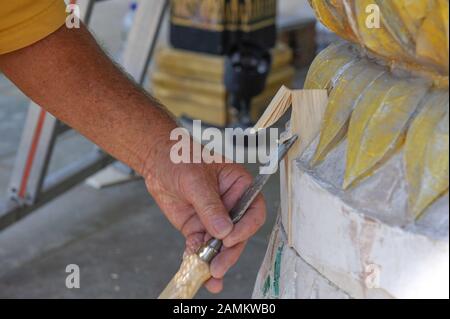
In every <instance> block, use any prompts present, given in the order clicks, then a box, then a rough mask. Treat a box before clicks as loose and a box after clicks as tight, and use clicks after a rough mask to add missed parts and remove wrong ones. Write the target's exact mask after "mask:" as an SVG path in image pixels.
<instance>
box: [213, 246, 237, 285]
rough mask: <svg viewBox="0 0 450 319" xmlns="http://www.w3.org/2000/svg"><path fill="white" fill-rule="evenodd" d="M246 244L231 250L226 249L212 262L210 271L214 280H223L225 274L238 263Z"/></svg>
mask: <svg viewBox="0 0 450 319" xmlns="http://www.w3.org/2000/svg"><path fill="white" fill-rule="evenodd" d="M245 245H246V242H243V243H239V244H237V245H236V246H234V247H231V248H224V249H223V250H222V251H221V252H220V253H219V254H218V255H217V256H216V257H214V259H213V260H212V262H211V266H210V271H211V276H213V277H214V278H219V279H220V278H223V276H225V273H226V272H227V271H228V270H229V269H230V268H231V267H232V266H233V265H234V264H235V263H236V262H237V261H238V259H239V256H240V255H241V254H242V252H243V251H244V248H245Z"/></svg>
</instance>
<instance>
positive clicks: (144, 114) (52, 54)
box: [0, 27, 176, 174]
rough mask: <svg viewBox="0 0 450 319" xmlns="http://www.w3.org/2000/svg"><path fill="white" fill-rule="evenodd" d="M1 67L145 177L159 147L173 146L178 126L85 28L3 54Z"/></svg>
mask: <svg viewBox="0 0 450 319" xmlns="http://www.w3.org/2000/svg"><path fill="white" fill-rule="evenodd" d="M0 69H1V70H2V71H3V72H4V73H5V74H6V76H8V77H9V79H11V80H12V81H13V82H14V83H15V84H16V85H17V86H18V87H20V89H21V90H22V91H23V92H24V93H25V94H26V95H27V96H29V97H30V98H31V99H32V100H33V101H35V102H36V103H37V104H39V105H40V106H42V107H44V108H45V109H46V110H47V111H48V112H50V113H52V114H53V115H54V116H56V117H57V118H58V119H60V120H62V121H63V122H65V123H67V124H68V125H69V126H71V127H73V128H74V129H76V130H77V131H79V132H80V133H81V134H83V135H84V136H86V137H87V138H89V139H90V140H92V141H93V142H94V143H96V144H97V145H99V146H100V147H102V148H103V149H104V150H105V151H107V152H108V153H110V154H111V155H113V156H114V157H116V158H117V159H119V160H121V161H123V162H125V163H126V164H128V165H129V166H130V167H132V168H134V169H135V170H136V171H137V172H138V173H141V174H143V173H144V170H145V169H146V167H145V165H146V164H145V163H146V161H147V159H148V158H149V157H150V158H151V157H152V152H153V151H154V150H156V148H155V144H156V143H161V142H163V141H164V142H167V141H168V139H169V133H170V131H171V130H172V129H173V128H175V127H176V123H175V121H174V120H173V119H172V118H171V117H170V115H169V114H168V113H167V112H166V111H165V110H163V109H162V107H161V106H160V105H159V104H158V102H156V101H155V100H153V99H152V98H151V97H150V96H148V95H147V94H146V93H145V92H143V91H142V90H141V89H140V88H139V87H138V86H136V85H135V83H133V81H130V80H129V79H128V78H127V76H126V75H124V74H123V73H122V72H121V71H120V70H119V69H118V68H117V67H116V66H115V65H114V64H113V63H112V62H111V60H110V59H109V58H108V57H107V56H106V55H105V54H104V52H103V51H102V50H101V49H100V48H99V46H98V45H97V43H96V42H95V40H94V39H93V37H92V36H91V34H90V33H89V32H88V31H87V30H86V29H85V28H84V27H82V28H81V29H67V28H65V27H62V28H60V29H59V30H58V31H56V32H55V33H53V34H52V35H50V36H48V37H47V38H45V39H43V40H41V41H39V42H37V43H36V44H33V45H31V46H29V47H27V48H24V49H21V50H18V51H16V52H13V53H9V54H6V55H0ZM164 142H163V143H164Z"/></svg>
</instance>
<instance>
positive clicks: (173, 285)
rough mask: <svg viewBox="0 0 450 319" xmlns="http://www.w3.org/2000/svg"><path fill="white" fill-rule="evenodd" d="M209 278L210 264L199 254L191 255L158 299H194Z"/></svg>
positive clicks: (185, 259)
mask: <svg viewBox="0 0 450 319" xmlns="http://www.w3.org/2000/svg"><path fill="white" fill-rule="evenodd" d="M209 278H211V274H210V272H209V264H207V263H206V262H204V261H203V260H201V259H200V257H199V256H198V255H197V254H193V255H189V256H187V257H185V258H184V260H183V262H182V264H181V266H180V270H178V272H177V273H176V274H175V276H174V277H173V278H172V280H171V281H170V282H169V284H168V285H167V287H166V288H165V289H164V291H163V292H162V293H161V295H159V297H158V299H192V298H193V297H194V296H195V294H196V293H197V291H198V290H199V289H200V287H201V286H202V285H203V283H204V282H205V281H207V280H208V279H209Z"/></svg>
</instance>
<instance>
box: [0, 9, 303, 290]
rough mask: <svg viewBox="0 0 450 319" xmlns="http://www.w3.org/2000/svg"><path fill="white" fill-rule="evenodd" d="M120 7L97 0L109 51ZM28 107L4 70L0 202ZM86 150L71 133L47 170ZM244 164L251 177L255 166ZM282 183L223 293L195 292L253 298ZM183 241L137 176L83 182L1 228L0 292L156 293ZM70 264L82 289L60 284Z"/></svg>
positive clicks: (273, 188)
mask: <svg viewBox="0 0 450 319" xmlns="http://www.w3.org/2000/svg"><path fill="white" fill-rule="evenodd" d="M126 3H127V1H120V0H115V1H111V2H107V3H100V4H99V7H98V9H97V10H96V11H95V12H94V16H93V21H94V25H93V29H94V31H95V33H96V35H97V37H98V38H99V39H100V41H101V43H102V44H103V45H104V46H105V47H106V48H107V49H108V50H109V52H112V55H114V52H117V50H118V48H119V47H120V41H119V40H118V39H119V38H120V37H119V35H120V26H117V24H114V23H112V21H121V17H122V16H123V13H124V11H125V10H126ZM299 77H300V78H301V75H300V76H299ZM27 105H28V100H27V98H26V97H25V96H23V95H22V94H21V93H20V92H19V91H18V90H17V89H16V88H14V86H13V85H12V84H11V83H10V82H9V81H7V80H6V79H5V78H4V77H2V76H1V75H0V136H1V139H0V199H1V198H2V194H4V192H5V191H6V188H7V185H8V181H9V175H10V172H11V170H12V167H13V163H14V158H15V151H16V149H17V145H18V143H19V140H20V134H21V132H22V129H23V125H24V119H25V116H26V111H27ZM92 147H93V146H92V144H91V143H90V142H89V141H87V140H85V139H84V138H82V137H80V136H79V135H78V134H76V132H73V131H71V132H67V133H66V134H65V135H64V136H62V137H61V138H60V139H59V140H58V143H57V146H56V148H55V154H54V156H53V157H52V159H51V164H50V171H55V170H57V169H58V168H60V167H62V166H64V165H66V164H67V163H69V162H71V161H73V160H74V159H77V158H80V157H82V156H83V154H86V152H88V151H89V150H91V148H92ZM248 169H249V170H250V171H251V172H252V174H254V175H256V173H257V167H256V165H253V166H251V165H248ZM278 181H279V177H278V176H274V177H273V178H272V179H271V181H270V182H269V184H268V185H267V186H266V188H265V190H264V195H265V197H266V200H267V203H268V213H269V216H268V219H267V223H266V224H265V225H264V227H263V228H262V229H261V230H260V231H259V233H258V234H257V235H256V236H254V237H253V238H252V239H251V240H250V242H249V244H248V246H247V248H246V250H245V252H244V254H243V255H242V257H241V259H240V260H239V262H238V264H237V265H236V266H235V267H234V268H233V269H232V270H231V271H230V272H229V273H228V274H227V276H226V281H225V289H224V291H223V292H222V293H221V294H219V295H211V294H209V293H208V292H207V291H206V290H204V289H202V290H201V291H200V293H199V294H198V297H199V298H214V297H218V298H249V297H251V293H252V289H253V285H254V281H255V278H256V273H257V271H258V269H259V266H260V264H261V261H262V259H263V256H264V253H265V250H266V246H267V242H268V238H269V235H270V231H271V228H272V226H273V223H274V220H275V217H276V216H275V215H276V211H277V207H278V205H279V187H278ZM3 198H4V197H3ZM183 247H184V240H183V238H182V237H181V236H180V235H179V234H178V232H177V231H176V230H174V229H173V228H172V226H171V225H170V224H169V223H168V221H167V220H166V219H165V217H164V215H163V214H162V212H161V211H160V209H159V208H158V207H157V205H156V204H155V202H154V201H153V200H152V198H151V197H150V196H149V194H148V193H147V192H146V189H145V187H144V184H143V182H142V181H141V180H138V181H134V182H130V183H127V184H122V185H119V186H114V187H111V188H107V189H102V190H95V189H92V188H90V187H88V186H86V185H84V184H81V185H79V186H77V187H75V188H74V189H73V190H71V191H69V192H68V193H66V194H64V195H63V196H61V197H60V198H58V199H56V200H54V201H53V202H51V203H49V204H48V205H46V206H44V207H42V208H41V209H39V210H37V211H36V212H34V213H33V214H31V215H30V216H28V217H27V218H25V219H24V220H22V221H20V222H19V223H17V224H15V225H13V226H11V227H9V228H7V229H6V230H4V231H1V232H0V298H155V297H157V296H158V294H159V293H160V292H161V290H162V289H163V288H164V287H165V285H166V284H167V283H168V281H169V280H170V278H171V276H172V275H173V274H174V273H175V271H176V270H177V268H178V266H179V263H180V258H181V253H182V251H183ZM68 264H77V265H79V266H80V270H81V288H80V289H67V288H66V286H65V279H66V276H67V273H65V268H66V266H67V265H68Z"/></svg>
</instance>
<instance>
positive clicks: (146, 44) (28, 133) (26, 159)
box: [0, 0, 168, 230]
mask: <svg viewBox="0 0 450 319" xmlns="http://www.w3.org/2000/svg"><path fill="white" fill-rule="evenodd" d="M78 3H79V6H80V15H81V19H82V20H83V21H84V23H85V24H86V25H88V24H89V20H90V17H91V14H92V10H93V8H94V4H95V0H81V1H78ZM167 7H168V1H167V0H152V1H141V2H139V7H138V9H137V12H136V17H135V22H134V23H133V27H132V29H131V30H130V34H129V39H128V41H127V45H126V47H125V51H124V63H123V67H124V69H125V70H126V71H127V72H129V73H130V74H131V76H132V77H133V78H134V79H135V80H136V81H137V82H138V83H139V84H140V85H143V84H144V81H145V74H146V70H147V68H148V66H149V63H150V59H151V57H152V54H153V51H154V48H155V46H156V42H157V38H158V35H159V31H160V27H161V24H162V21H163V18H164V14H165V11H166V9H167ZM68 129H70V128H68V127H67V126H65V125H64V124H63V123H62V122H60V121H58V120H57V119H56V118H55V117H53V116H52V115H51V114H49V113H47V112H46V111H45V110H44V109H42V108H41V107H39V106H38V105H36V104H35V103H30V106H29V110H28V115H27V119H26V122H25V127H24V131H23V133H22V138H21V141H20V145H19V148H18V151H17V156H16V161H15V165H14V169H13V172H12V176H11V181H10V184H9V188H8V194H7V196H8V197H7V200H6V201H4V202H0V230H2V229H4V228H6V227H8V226H10V225H12V224H14V223H15V222H17V221H19V220H21V219H22V218H24V217H25V216H27V215H28V214H30V213H31V212H33V211H34V210H35V209H37V208H39V207H41V206H42V205H44V204H46V203H48V202H49V201H51V200H53V199H54V198H56V197H57V196H59V195H61V194H63V193H64V192H66V191H68V190H69V189H71V188H72V187H74V186H75V185H77V184H79V183H80V182H82V181H84V180H85V179H86V178H87V177H89V176H91V175H92V174H94V173H96V172H98V171H99V170H101V169H102V168H104V167H106V166H107V165H108V164H110V163H112V162H113V161H114V159H113V158H112V157H110V156H109V155H108V154H106V153H105V152H103V151H101V150H99V149H98V148H94V150H93V151H92V152H91V153H90V154H88V155H87V156H86V157H85V158H83V159H81V160H80V161H77V162H74V163H72V164H70V165H68V166H67V167H65V168H63V169H61V170H60V171H58V172H56V173H53V174H51V175H48V176H47V169H48V164H49V160H50V158H51V155H52V152H53V147H54V145H55V141H56V139H57V137H58V136H59V135H61V133H63V132H65V131H67V130H68Z"/></svg>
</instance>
